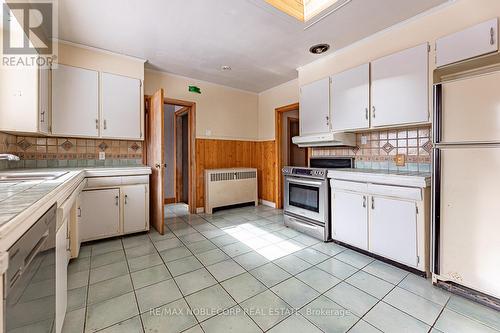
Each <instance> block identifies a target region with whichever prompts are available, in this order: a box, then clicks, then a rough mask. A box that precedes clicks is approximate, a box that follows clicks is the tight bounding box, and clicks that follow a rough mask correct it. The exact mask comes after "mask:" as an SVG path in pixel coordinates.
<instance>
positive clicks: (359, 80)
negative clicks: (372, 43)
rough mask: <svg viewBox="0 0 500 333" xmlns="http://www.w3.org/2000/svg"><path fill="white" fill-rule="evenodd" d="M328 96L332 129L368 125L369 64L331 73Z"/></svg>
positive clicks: (355, 127) (367, 126)
mask: <svg viewBox="0 0 500 333" xmlns="http://www.w3.org/2000/svg"><path fill="white" fill-rule="evenodd" d="M330 96H331V99H332V100H331V105H332V129H333V130H334V131H346V130H356V129H366V128H369V127H370V111H369V108H370V65H369V64H364V65H361V66H358V67H356V68H352V69H350V70H347V71H345V72H342V73H339V74H335V75H333V76H332V85H331V92H330Z"/></svg>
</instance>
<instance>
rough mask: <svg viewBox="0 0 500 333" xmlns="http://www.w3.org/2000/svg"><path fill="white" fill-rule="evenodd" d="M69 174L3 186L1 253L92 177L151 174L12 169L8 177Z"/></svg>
mask: <svg viewBox="0 0 500 333" xmlns="http://www.w3.org/2000/svg"><path fill="white" fill-rule="evenodd" d="M61 171H62V172H67V173H66V174H64V175H62V176H61V177H59V178H56V179H53V180H29V181H26V180H24V181H2V182H0V251H5V250H7V249H8V248H9V247H10V246H11V245H12V244H13V242H15V240H16V239H17V238H16V237H17V236H16V235H19V236H20V235H22V234H23V233H24V232H26V230H28V229H29V228H30V227H31V225H33V223H35V222H36V221H37V219H38V218H40V217H41V216H42V215H43V214H44V213H45V212H46V211H47V210H48V209H49V208H50V207H52V206H53V205H54V204H58V205H60V204H62V203H63V202H64V200H66V198H67V197H68V196H69V195H70V194H71V193H72V192H73V191H74V190H75V189H76V188H77V187H78V185H79V184H80V183H81V182H82V181H83V180H84V179H85V178H89V177H110V176H111V177H112V176H133V175H148V174H151V168H150V167H146V166H130V167H96V168H89V167H88V168H57V169H31V170H30V169H9V170H5V172H8V173H16V174H17V173H19V174H22V173H26V172H44V173H45V172H61Z"/></svg>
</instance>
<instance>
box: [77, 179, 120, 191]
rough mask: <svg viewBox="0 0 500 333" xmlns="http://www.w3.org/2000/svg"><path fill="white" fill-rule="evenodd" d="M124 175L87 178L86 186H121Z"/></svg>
mask: <svg viewBox="0 0 500 333" xmlns="http://www.w3.org/2000/svg"><path fill="white" fill-rule="evenodd" d="M121 183H122V177H95V178H88V179H87V186H86V187H85V188H95V187H110V186H120V185H121Z"/></svg>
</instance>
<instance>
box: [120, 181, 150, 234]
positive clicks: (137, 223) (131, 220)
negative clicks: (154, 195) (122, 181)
mask: <svg viewBox="0 0 500 333" xmlns="http://www.w3.org/2000/svg"><path fill="white" fill-rule="evenodd" d="M146 195H147V185H130V186H125V187H123V204H124V205H123V232H124V233H131V232H136V231H144V230H146V229H147V225H146Z"/></svg>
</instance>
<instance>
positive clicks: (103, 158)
mask: <svg viewBox="0 0 500 333" xmlns="http://www.w3.org/2000/svg"><path fill="white" fill-rule="evenodd" d="M99 159H100V160H105V159H106V152H104V151H100V152H99Z"/></svg>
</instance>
